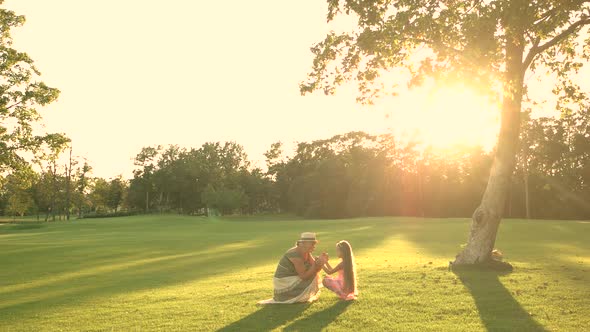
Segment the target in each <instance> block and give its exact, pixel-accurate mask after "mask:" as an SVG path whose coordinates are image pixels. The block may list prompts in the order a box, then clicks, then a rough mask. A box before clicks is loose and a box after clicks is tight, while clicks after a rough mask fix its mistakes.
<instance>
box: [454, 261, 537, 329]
mask: <svg viewBox="0 0 590 332" xmlns="http://www.w3.org/2000/svg"><path fill="white" fill-rule="evenodd" d="M454 273H455V274H456V275H457V277H459V279H460V280H461V282H462V283H463V285H464V286H465V287H466V288H467V290H468V291H469V293H471V296H473V299H474V300H475V305H476V306H477V311H478V312H479V316H480V318H481V321H482V323H483V324H484V325H485V327H486V329H487V330H488V331H499V330H501V331H546V330H545V328H543V326H541V325H540V324H539V323H537V322H536V321H535V320H534V319H533V317H532V316H531V315H530V314H529V313H528V312H527V311H526V310H524V308H523V307H522V306H521V305H520V304H519V303H518V301H516V299H515V298H514V297H513V296H512V294H510V292H509V291H508V290H507V289H506V288H505V287H504V285H502V283H501V282H500V280H499V278H498V276H499V275H501V274H499V273H498V272H495V271H485V270H484V271H482V270H475V269H468V270H463V269H461V270H456V271H454Z"/></svg>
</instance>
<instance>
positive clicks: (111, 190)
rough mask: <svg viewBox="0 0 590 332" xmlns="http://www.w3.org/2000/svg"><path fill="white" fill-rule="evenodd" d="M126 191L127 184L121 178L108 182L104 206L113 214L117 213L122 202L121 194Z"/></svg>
mask: <svg viewBox="0 0 590 332" xmlns="http://www.w3.org/2000/svg"><path fill="white" fill-rule="evenodd" d="M126 189H127V184H126V182H125V180H123V178H122V177H121V176H118V177H115V178H113V179H112V180H111V181H110V182H109V187H108V191H107V192H106V197H105V204H106V206H107V207H108V208H109V209H111V210H112V211H113V212H117V209H118V208H119V206H121V204H122V202H123V193H124V192H125V190H126Z"/></svg>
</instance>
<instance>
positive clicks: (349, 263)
mask: <svg viewBox="0 0 590 332" xmlns="http://www.w3.org/2000/svg"><path fill="white" fill-rule="evenodd" d="M336 254H337V255H338V258H341V259H342V261H341V262H340V263H338V265H336V267H334V268H332V266H330V263H328V262H326V264H325V265H324V267H323V269H324V272H326V273H327V274H333V273H335V272H338V276H337V277H335V278H334V277H325V278H324V281H323V284H324V286H325V287H326V288H328V289H329V290H331V291H333V292H334V293H336V294H337V295H338V296H339V297H340V299H342V300H346V301H348V300H354V299H356V297H357V295H358V291H357V287H356V286H357V285H356V267H355V264H354V255H353V254H352V247H351V246H350V243H348V242H347V241H340V242H338V243H336Z"/></svg>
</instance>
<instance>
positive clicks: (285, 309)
mask: <svg viewBox="0 0 590 332" xmlns="http://www.w3.org/2000/svg"><path fill="white" fill-rule="evenodd" d="M310 305H311V304H309V303H297V304H276V305H265V306H263V307H262V308H261V309H260V310H258V311H255V312H253V313H251V314H250V315H248V316H246V317H243V318H242V319H240V320H238V321H235V322H233V323H231V324H229V325H227V326H225V327H223V328H221V329H219V330H217V331H218V332H230V331H270V330H272V329H275V328H277V327H279V326H281V325H283V324H285V323H287V322H289V321H291V320H293V319H295V318H297V317H298V316H299V315H301V314H302V313H303V312H304V311H305V310H306V309H307V308H309V306H310Z"/></svg>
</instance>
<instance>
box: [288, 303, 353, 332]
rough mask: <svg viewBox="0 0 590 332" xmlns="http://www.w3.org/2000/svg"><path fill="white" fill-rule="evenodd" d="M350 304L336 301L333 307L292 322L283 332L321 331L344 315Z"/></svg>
mask: <svg viewBox="0 0 590 332" xmlns="http://www.w3.org/2000/svg"><path fill="white" fill-rule="evenodd" d="M351 304H352V302H351V301H338V302H336V303H335V304H334V305H333V306H330V307H327V308H326V309H324V310H322V311H318V312H316V313H314V314H312V315H309V316H307V317H305V318H302V319H299V320H297V321H295V322H293V323H292V324H290V325H289V326H287V327H286V328H285V331H321V330H322V329H324V328H325V327H327V326H328V325H329V324H330V323H332V322H333V321H335V320H336V318H338V316H340V315H341V314H342V313H344V312H345V311H346V308H348V306H349V305H351Z"/></svg>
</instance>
